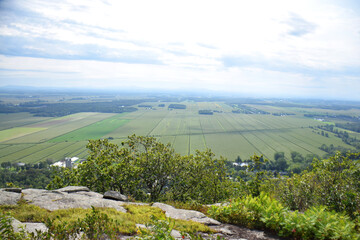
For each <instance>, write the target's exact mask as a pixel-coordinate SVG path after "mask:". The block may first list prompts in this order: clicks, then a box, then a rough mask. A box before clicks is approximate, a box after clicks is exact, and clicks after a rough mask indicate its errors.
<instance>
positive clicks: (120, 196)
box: [104, 191, 128, 201]
mask: <svg viewBox="0 0 360 240" xmlns="http://www.w3.org/2000/svg"><path fill="white" fill-rule="evenodd" d="M104 198H106V199H113V200H118V201H127V200H128V197H127V196H125V195H123V194H121V193H119V192H117V191H107V192H105V193H104Z"/></svg>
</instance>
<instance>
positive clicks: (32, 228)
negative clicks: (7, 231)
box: [11, 218, 48, 233]
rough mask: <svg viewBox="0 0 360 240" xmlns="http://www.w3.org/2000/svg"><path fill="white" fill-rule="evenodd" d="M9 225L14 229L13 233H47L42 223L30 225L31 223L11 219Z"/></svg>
mask: <svg viewBox="0 0 360 240" xmlns="http://www.w3.org/2000/svg"><path fill="white" fill-rule="evenodd" d="M11 225H12V226H13V228H14V231H15V232H20V231H21V230H22V229H23V230H25V231H26V232H32V233H36V231H41V232H47V231H48V228H47V227H46V225H45V224H44V223H31V222H24V223H22V222H20V221H19V220H17V219H15V218H13V220H12V222H11Z"/></svg>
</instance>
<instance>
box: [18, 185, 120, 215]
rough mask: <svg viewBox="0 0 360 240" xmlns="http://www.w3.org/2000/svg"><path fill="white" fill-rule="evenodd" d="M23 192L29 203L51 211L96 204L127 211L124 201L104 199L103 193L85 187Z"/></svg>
mask: <svg viewBox="0 0 360 240" xmlns="http://www.w3.org/2000/svg"><path fill="white" fill-rule="evenodd" d="M22 193H23V198H24V199H25V200H26V201H27V202H28V203H30V204H34V205H36V206H39V207H41V208H45V209H48V210H50V211H54V210H58V209H68V208H91V206H94V207H109V208H115V209H116V210H118V211H121V212H126V210H125V208H123V207H122V205H123V204H124V203H123V202H118V201H113V200H109V199H104V198H103V195H102V194H100V193H96V192H90V191H86V189H85V188H79V187H77V188H76V189H75V188H62V189H58V190H55V191H48V190H42V189H24V190H23V191H22Z"/></svg>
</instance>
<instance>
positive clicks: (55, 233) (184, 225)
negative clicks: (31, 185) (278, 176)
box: [0, 202, 211, 240]
mask: <svg viewBox="0 0 360 240" xmlns="http://www.w3.org/2000/svg"><path fill="white" fill-rule="evenodd" d="M125 208H126V210H127V212H126V213H122V212H119V211H116V210H115V209H111V208H94V207H93V208H92V209H81V208H79V209H61V210H55V211H52V212H49V211H47V210H45V209H42V208H40V207H37V206H34V205H30V204H26V203H22V202H20V203H19V204H17V205H15V206H14V205H12V206H6V205H3V206H0V233H2V235H1V236H9V237H10V238H8V239H59V240H63V239H74V238H75V237H76V236H77V235H78V234H79V233H80V232H82V233H83V234H84V235H83V238H84V239H99V238H101V237H103V236H104V235H106V236H108V237H109V238H110V239H117V236H118V235H120V234H122V235H130V236H131V235H135V234H136V233H138V234H140V237H141V236H143V237H144V238H143V239H146V238H145V237H146V236H147V235H149V232H148V231H145V230H141V229H139V228H138V227H136V224H146V225H148V226H152V227H156V226H158V227H168V225H167V224H166V222H167V221H172V228H173V229H177V230H179V231H181V232H183V233H184V234H186V235H189V236H190V235H193V234H194V233H196V232H199V231H201V232H211V230H210V229H209V227H207V226H205V225H203V224H200V223H195V222H190V221H184V220H166V217H165V214H164V213H163V212H162V211H161V210H160V209H159V208H154V207H151V206H137V205H126V206H125ZM10 215H11V216H13V217H15V218H16V219H18V220H20V221H23V222H24V221H27V222H44V223H45V224H46V225H47V227H48V228H49V231H48V232H46V233H41V232H37V233H35V234H29V235H28V236H26V235H25V234H24V232H21V233H14V230H13V228H12V226H11V224H10ZM160 224H161V225H160ZM154 230H155V229H154ZM160 230H162V229H157V232H158V234H161V232H160Z"/></svg>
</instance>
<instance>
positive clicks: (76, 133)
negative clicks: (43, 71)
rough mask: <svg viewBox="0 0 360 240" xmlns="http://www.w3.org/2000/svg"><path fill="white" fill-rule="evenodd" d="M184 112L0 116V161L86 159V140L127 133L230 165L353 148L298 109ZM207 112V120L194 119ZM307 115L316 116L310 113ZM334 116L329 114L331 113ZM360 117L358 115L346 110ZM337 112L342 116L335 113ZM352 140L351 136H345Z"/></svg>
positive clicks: (204, 105) (197, 106)
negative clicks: (260, 156)
mask: <svg viewBox="0 0 360 240" xmlns="http://www.w3.org/2000/svg"><path fill="white" fill-rule="evenodd" d="M180 103H181V104H184V105H186V109H169V108H168V106H169V104H173V102H165V107H158V104H157V103H155V102H145V103H143V104H144V105H149V106H152V108H139V109H138V110H137V111H134V112H128V113H120V114H118V113H97V112H91V113H88V112H82V113H76V114H71V115H67V116H64V117H53V118H51V117H48V118H41V117H33V116H31V115H30V114H27V113H9V114H2V115H0V119H1V120H2V121H1V123H0V129H1V131H0V162H5V161H10V162H25V163H35V162H39V161H44V160H46V159H52V160H55V161H58V160H61V159H63V158H64V157H73V156H77V157H80V158H85V157H86V156H87V150H86V144H87V140H88V139H99V138H108V139H110V141H112V142H114V143H117V144H120V143H121V142H122V141H124V140H125V139H126V137H127V136H129V135H131V134H137V135H145V136H154V137H156V138H158V139H159V140H160V141H162V142H163V143H170V144H171V145H172V146H173V147H174V149H175V151H176V152H178V153H180V154H192V153H194V152H195V151H196V150H197V149H199V150H204V149H206V148H210V149H212V151H213V152H214V153H215V154H216V155H217V156H224V157H226V158H228V159H229V160H231V161H234V160H235V159H236V158H237V157H238V156H240V157H241V158H242V159H248V158H249V157H250V156H251V155H253V154H254V153H256V154H263V155H264V156H265V157H266V158H269V159H272V158H273V156H274V153H275V152H284V153H285V156H286V157H287V158H289V156H290V152H291V151H297V152H299V153H301V154H303V155H306V154H310V153H313V154H318V155H319V156H323V155H324V154H325V152H324V151H322V150H320V149H319V147H320V146H321V145H322V144H326V145H330V144H333V145H334V146H343V147H346V148H350V149H354V147H352V146H349V145H348V144H346V143H344V142H343V141H342V140H341V139H340V138H338V137H335V135H334V134H333V133H329V135H328V137H325V136H322V135H321V134H319V132H318V131H315V130H314V128H313V127H316V126H318V125H321V124H324V123H321V122H319V121H316V120H314V119H311V118H305V117H304V115H303V114H302V111H308V112H309V111H310V110H309V109H305V110H304V109H303V108H289V107H279V106H267V105H263V106H262V105H248V106H249V107H255V108H257V109H262V110H263V111H267V112H269V113H277V112H286V113H291V114H292V115H283V116H276V115H273V114H241V113H233V112H232V109H233V108H232V107H231V106H230V105H228V104H225V103H224V102H194V101H182V102H180ZM203 109H209V110H212V111H214V114H213V115H206V114H199V113H198V111H199V110H203ZM312 111H318V110H317V109H312ZM333 111H335V110H333ZM349 111H350V113H351V114H352V115H360V113H359V110H354V109H351V110H349ZM341 113H346V111H345V110H341ZM351 134H353V135H354V136H356V133H351Z"/></svg>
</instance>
